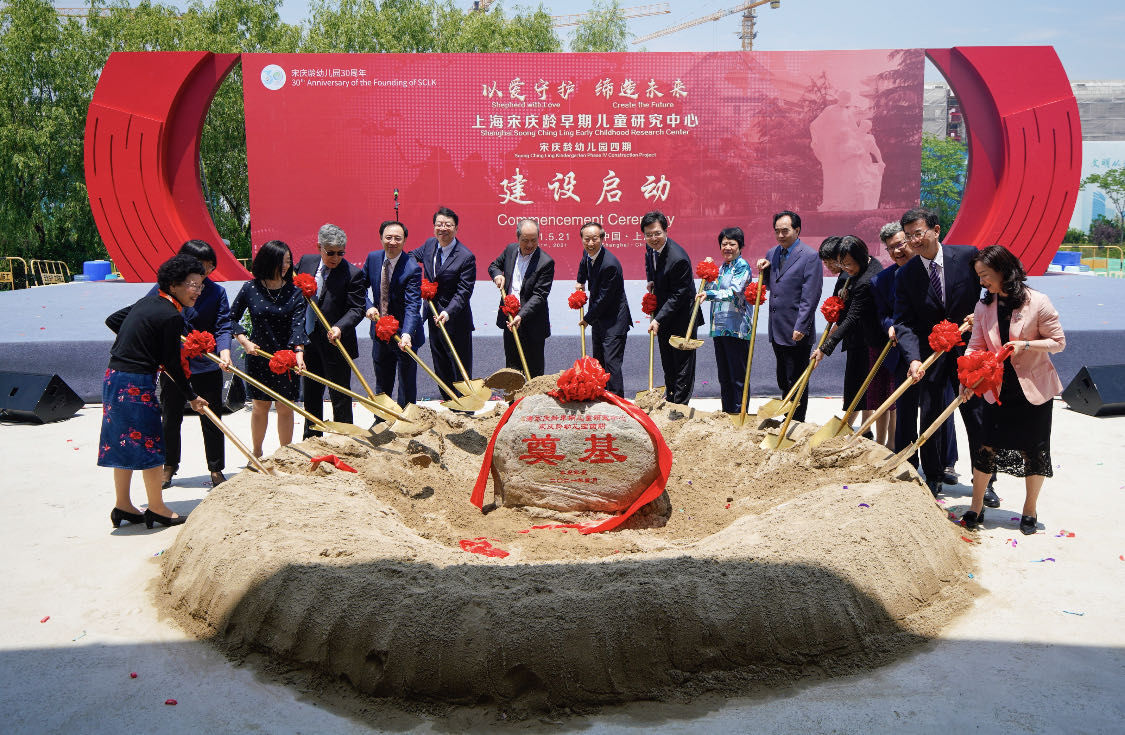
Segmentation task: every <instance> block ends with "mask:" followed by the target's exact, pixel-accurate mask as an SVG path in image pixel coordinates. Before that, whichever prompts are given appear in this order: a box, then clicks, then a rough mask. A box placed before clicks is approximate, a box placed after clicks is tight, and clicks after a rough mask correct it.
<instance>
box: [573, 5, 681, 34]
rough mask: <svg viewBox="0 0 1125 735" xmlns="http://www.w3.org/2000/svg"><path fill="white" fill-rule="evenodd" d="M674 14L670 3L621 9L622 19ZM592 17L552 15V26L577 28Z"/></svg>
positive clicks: (584, 15)
mask: <svg viewBox="0 0 1125 735" xmlns="http://www.w3.org/2000/svg"><path fill="white" fill-rule="evenodd" d="M671 12H672V8H671V7H669V6H668V3H654V4H652V5H635V6H633V7H631V8H621V17H622V18H642V17H644V16H646V15H667V14H668V13H671ZM589 16H590V14H589V13H571V14H570V15H552V16H551V25H553V26H554V27H555V28H565V27H566V26H576V25H578V24H579V23H581V22H582V21H583V20H585V19H586V18H588V17H589Z"/></svg>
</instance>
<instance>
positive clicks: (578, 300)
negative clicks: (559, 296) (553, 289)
mask: <svg viewBox="0 0 1125 735" xmlns="http://www.w3.org/2000/svg"><path fill="white" fill-rule="evenodd" d="M586 300H587V297H586V292H585V291H581V290H579V289H575V290H574V293H572V294H571V295H570V298H568V299H567V300H566V303H567V304H568V305H569V306H570V308H572V309H581V308H582V307H583V306H585V305H586Z"/></svg>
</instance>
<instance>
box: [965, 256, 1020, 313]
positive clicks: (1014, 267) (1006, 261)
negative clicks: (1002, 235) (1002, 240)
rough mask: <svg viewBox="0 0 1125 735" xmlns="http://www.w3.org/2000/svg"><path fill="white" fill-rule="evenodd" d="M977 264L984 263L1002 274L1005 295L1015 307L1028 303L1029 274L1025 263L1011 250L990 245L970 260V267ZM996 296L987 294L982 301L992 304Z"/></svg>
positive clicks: (982, 297)
mask: <svg viewBox="0 0 1125 735" xmlns="http://www.w3.org/2000/svg"><path fill="white" fill-rule="evenodd" d="M977 263H983V264H984V265H986V266H988V267H989V268H991V269H992V270H994V271H996V272H997V273H999V274H1000V278H1001V279H1002V282H1003V286H1002V288H1003V289H1004V293H1005V294H1007V296H1008V298H1010V299H1012V302H1013V305H1014V306H1021V305H1023V303H1024V302H1025V301H1027V286H1026V285H1025V282H1026V281H1027V273H1026V272H1025V271H1024V269H1023V263H1021V262H1020V259H1019V258H1017V257H1016V256H1015V254H1014V253H1012V251H1011V250H1009V249H1008V248H1006V247H1004V246H1003V245H988V246H986V247H983V248H981V249H980V250H978V251H977V252H975V253H973V257H972V258H970V259H969V264H970V265H976V264H977ZM994 296H995V294H992V293H988V292H985V294H984V296H981V299H980V300H981V301H982V302H983V303H985V304H991V303H992V299H993V297H994Z"/></svg>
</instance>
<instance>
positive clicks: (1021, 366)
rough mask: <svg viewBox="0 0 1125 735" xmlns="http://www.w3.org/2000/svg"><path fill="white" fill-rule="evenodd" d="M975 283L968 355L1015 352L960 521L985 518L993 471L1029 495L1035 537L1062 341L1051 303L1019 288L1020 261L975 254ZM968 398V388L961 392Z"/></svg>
mask: <svg viewBox="0 0 1125 735" xmlns="http://www.w3.org/2000/svg"><path fill="white" fill-rule="evenodd" d="M973 268H974V269H976V273H977V277H978V278H979V279H980V285H981V286H982V287H983V288H984V289H985V290H986V291H987V293H986V294H985V295H984V296H983V298H981V300H980V303H979V304H977V307H976V311H975V312H974V320H973V334H972V337H971V338H970V339H969V347H968V349H967V350H966V354H968V353H971V352H976V351H979V350H989V351H991V352H997V351H998V350H1000V349H1001V348H1002V347H1004V346H1005V345H1011V347H1012V349H1013V350H1014V351H1013V353H1012V356H1011V358H1010V359H1009V360H1007V361H1006V362H1005V363H1004V382H1003V384H1002V385H1001V387H1000V395H999V396H996V395H995V394H994V393H991V392H989V393H986V394H985V396H984V398H985V408H984V436H983V438H982V442H981V444H982V446H981V447H980V449H979V450H978V451H976V452H975V453H974V454H973V502H972V505H971V506H970V509H969V510H968V511H966V512H965V515H964V516H962V518H961V520H962V522H963V523H964V526H965V528H968V529H970V530H971V529H975V528H977V527H978V526H979V525H980V522H981V521H982V520H984V506H983V503H984V491H985V488H986V486H987V485H988V480H989V478H990V477H991V476H992V473H993V471H995V470H999V471H1001V472H1006V473H1008V474H1010V475H1015V476H1016V477H1023V478H1024V484H1025V486H1026V488H1027V497H1026V499H1025V500H1024V503H1023V517H1022V518H1020V531H1021V532H1022V533H1024V534H1025V535H1030V534H1033V533H1035V528H1036V523H1037V520H1036V510H1035V502H1036V500H1037V499H1038V498H1039V490H1040V489H1041V488H1042V487H1043V480H1044V478H1047V477H1051V476H1052V475H1053V474H1054V473H1053V472H1052V471H1051V405H1052V399H1053V398H1054V397H1055V395H1057V394H1058V393H1059V392H1060V391H1061V390H1062V387H1063V385H1062V381H1061V380H1059V375H1058V373H1057V372H1055V366H1054V365H1052V364H1051V358H1050V354H1051V353H1054V352H1061V351H1062V349H1063V348H1064V347H1065V346H1066V336H1065V335H1064V334H1063V330H1062V326H1061V325H1060V324H1059V313H1058V312H1057V311H1055V307H1053V306H1052V305H1051V301H1050V299H1048V298H1047V297H1046V296H1045V295H1044V294H1042V293H1039V292H1038V291H1033V290H1031V289H1030V288H1028V287H1027V286H1026V285H1025V283H1024V282H1025V281H1026V280H1027V275H1026V274H1025V273H1024V270H1023V266H1022V265H1020V261H1019V259H1018V258H1017V257H1016V256H1015V255H1013V254H1012V253H1011V252H1010V251H1009V250H1008V249H1007V248H1005V247H1003V246H1001V245H990V246H988V247H986V248H983V249H981V250H980V252H978V253H977V254H976V255H974V256H973ZM963 391H967V392H968V393H969V394H970V395H971V392H972V391H971V390H970V389H968V388H965V389H963Z"/></svg>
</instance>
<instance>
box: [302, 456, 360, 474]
mask: <svg viewBox="0 0 1125 735" xmlns="http://www.w3.org/2000/svg"><path fill="white" fill-rule="evenodd" d="M311 461H312V468H313V469H314V470H315V469H316V468H317V467H319V466H320V463H321V462H327V463H328V464H330V465H332V466H333V467H335V468H336V469H338V470H343V471H344V472H355V468H354V467H352V466H350V465H349V464H348V463H347V462H345V461H344V460H342V459H340V458H339V457H337V456H336V455H335V454H325V455H324V456H323V457H312V458H311Z"/></svg>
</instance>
